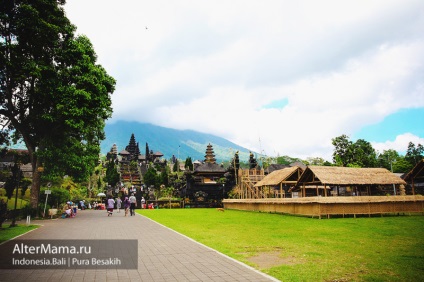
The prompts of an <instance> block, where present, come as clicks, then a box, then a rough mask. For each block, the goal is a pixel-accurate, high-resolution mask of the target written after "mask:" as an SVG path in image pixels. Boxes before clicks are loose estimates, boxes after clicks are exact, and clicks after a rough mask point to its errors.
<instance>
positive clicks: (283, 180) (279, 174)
mask: <svg viewBox="0 0 424 282" xmlns="http://www.w3.org/2000/svg"><path fill="white" fill-rule="evenodd" d="M302 172H303V170H302V169H301V168H300V167H298V166H293V167H285V168H283V169H279V170H274V171H273V172H271V173H270V174H268V175H266V176H265V177H264V178H263V179H262V180H261V181H258V182H257V183H256V184H255V185H254V187H255V188H262V189H263V188H265V187H275V188H277V187H278V188H279V191H276V192H277V194H279V195H280V196H281V197H283V198H284V197H285V191H283V185H295V184H296V183H297V181H298V180H299V178H300V176H301V175H302Z"/></svg>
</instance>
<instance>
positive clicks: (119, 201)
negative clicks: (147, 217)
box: [116, 197, 122, 212]
mask: <svg viewBox="0 0 424 282" xmlns="http://www.w3.org/2000/svg"><path fill="white" fill-rule="evenodd" d="M121 204H122V200H121V198H119V197H118V198H116V209H117V210H118V212H120V211H121Z"/></svg>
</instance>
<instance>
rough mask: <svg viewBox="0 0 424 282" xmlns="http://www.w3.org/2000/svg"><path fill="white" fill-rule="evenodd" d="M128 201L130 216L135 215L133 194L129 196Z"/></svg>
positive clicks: (135, 203) (135, 200)
mask: <svg viewBox="0 0 424 282" xmlns="http://www.w3.org/2000/svg"><path fill="white" fill-rule="evenodd" d="M129 200H130V214H131V216H133V215H135V211H134V210H135V207H136V206H137V199H136V198H135V196H134V193H132V194H131V197H130V198H129Z"/></svg>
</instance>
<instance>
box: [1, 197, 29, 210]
mask: <svg viewBox="0 0 424 282" xmlns="http://www.w3.org/2000/svg"><path fill="white" fill-rule="evenodd" d="M0 199H3V201H5V202H7V208H8V209H9V210H13V209H14V208H15V197H12V198H10V199H9V200H8V201H7V197H0ZM27 204H28V201H26V200H22V199H19V197H18V201H17V203H16V208H17V209H21V208H23V207H25V206H26V205H27Z"/></svg>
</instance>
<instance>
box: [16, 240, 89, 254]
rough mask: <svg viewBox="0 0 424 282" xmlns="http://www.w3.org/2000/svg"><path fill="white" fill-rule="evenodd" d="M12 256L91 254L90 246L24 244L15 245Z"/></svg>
mask: <svg viewBox="0 0 424 282" xmlns="http://www.w3.org/2000/svg"><path fill="white" fill-rule="evenodd" d="M12 254H20V255H39V254H53V255H56V254H64V255H78V254H86V255H89V254H91V246H78V247H76V246H52V245H51V244H40V245H39V246H28V245H26V244H24V243H21V244H15V247H14V248H13V252H12Z"/></svg>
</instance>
